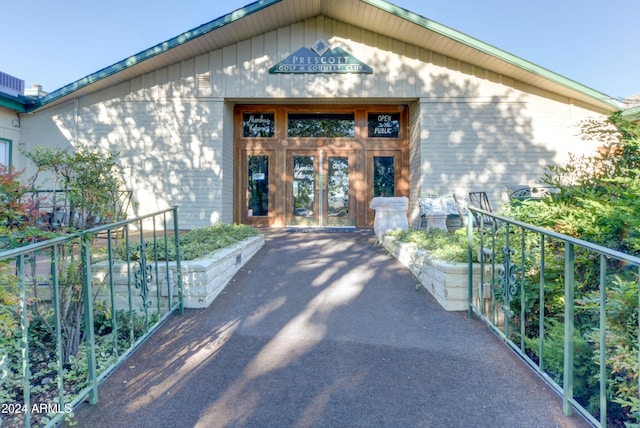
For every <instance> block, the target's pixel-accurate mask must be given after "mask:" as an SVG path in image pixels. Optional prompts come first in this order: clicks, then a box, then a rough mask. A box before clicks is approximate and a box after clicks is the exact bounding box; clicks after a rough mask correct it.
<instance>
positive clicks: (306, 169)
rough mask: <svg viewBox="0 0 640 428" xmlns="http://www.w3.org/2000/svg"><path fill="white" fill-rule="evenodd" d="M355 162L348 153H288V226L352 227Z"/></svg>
mask: <svg viewBox="0 0 640 428" xmlns="http://www.w3.org/2000/svg"><path fill="white" fill-rule="evenodd" d="M354 159H355V156H354V155H353V154H352V152H348V151H331V150H325V149H318V150H291V151H288V153H287V198H286V204H287V210H286V223H287V226H320V227H322V226H324V227H353V226H355V215H354V214H355V213H354V210H353V205H354V203H353V200H354V191H353V187H354V186H353V184H352V182H353V171H354Z"/></svg>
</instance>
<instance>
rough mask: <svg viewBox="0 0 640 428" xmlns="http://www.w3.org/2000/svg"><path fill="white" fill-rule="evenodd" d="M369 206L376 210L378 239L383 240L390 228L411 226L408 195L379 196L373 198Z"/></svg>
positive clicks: (375, 230)
mask: <svg viewBox="0 0 640 428" xmlns="http://www.w3.org/2000/svg"><path fill="white" fill-rule="evenodd" d="M369 208H371V209H372V210H375V211H376V216H375V220H374V222H373V230H374V232H375V233H376V237H377V238H378V240H381V239H382V236H383V235H384V234H385V233H387V232H388V231H389V230H392V229H402V230H405V229H408V228H409V219H408V218H407V210H408V209H409V198H407V197H406V196H400V197H393V198H390V197H389V198H388V197H382V196H378V197H375V198H373V199H372V200H371V203H370V204H369Z"/></svg>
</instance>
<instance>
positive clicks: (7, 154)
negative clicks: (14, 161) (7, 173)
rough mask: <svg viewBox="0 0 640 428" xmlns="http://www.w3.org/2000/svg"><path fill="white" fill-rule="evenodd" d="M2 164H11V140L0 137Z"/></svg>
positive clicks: (0, 162) (0, 160) (0, 158)
mask: <svg viewBox="0 0 640 428" xmlns="http://www.w3.org/2000/svg"><path fill="white" fill-rule="evenodd" d="M0 164H2V165H5V166H7V167H9V166H11V140H6V139H4V138H0Z"/></svg>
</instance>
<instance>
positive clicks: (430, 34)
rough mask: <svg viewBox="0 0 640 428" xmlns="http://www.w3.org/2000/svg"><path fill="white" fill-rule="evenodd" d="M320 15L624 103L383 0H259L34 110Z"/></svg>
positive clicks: (566, 90) (611, 103)
mask: <svg viewBox="0 0 640 428" xmlns="http://www.w3.org/2000/svg"><path fill="white" fill-rule="evenodd" d="M319 15H322V16H326V17H329V18H332V19H335V20H338V21H341V22H344V23H346V24H350V25H353V26H356V27H360V28H364V29H370V30H371V31H375V32H377V33H379V34H382V35H386V36H388V37H392V38H395V39H397V40H400V41H402V42H405V43H409V44H412V45H415V46H418V47H422V48H425V49H428V50H431V51H433V52H437V53H441V54H443V55H446V56H448V57H452V58H456V59H459V60H462V61H464V62H467V63H469V64H473V65H475V66H478V67H482V68H484V69H487V70H490V71H493V72H496V73H499V74H502V75H505V76H509V77H511V78H513V79H515V80H518V81H521V82H526V83H527V84H529V85H532V86H534V87H538V88H540V89H543V90H546V91H550V92H552V93H556V94H559V95H562V96H565V97H567V98H570V99H573V100H577V101H580V102H583V103H586V104H587V105H591V106H593V107H595V108H598V109H602V110H604V111H609V112H614V111H618V110H621V109H622V108H623V107H622V104H621V103H620V102H618V101H617V100H616V99H614V98H612V97H610V96H608V95H606V94H604V93H602V92H599V91H596V90H594V89H591V88H589V87H587V86H584V85H582V84H580V83H578V82H576V81H573V80H571V79H569V78H567V77H564V76H561V75H559V74H557V73H554V72H552V71H550V70H548V69H546V68H543V67H540V66H538V65H536V64H533V63H531V62H529V61H526V60H524V59H522V58H519V57H517V56H515V55H512V54H510V53H508V52H506V51H503V50H501V49H499V48H497V47H495V46H492V45H489V44H487V43H484V42H482V41H480V40H478V39H475V38H473V37H471V36H468V35H466V34H464V33H461V32H459V31H456V30H454V29H452V28H449V27H447V26H445V25H442V24H439V23H437V22H435V21H432V20H430V19H428V18H425V17H423V16H420V15H418V14H416V13H413V12H411V11H409V10H406V9H404V8H401V7H399V6H396V5H394V4H392V3H389V2H387V1H385V0H309V1H304V2H301V1H299V0H259V1H256V2H254V3H251V4H249V5H247V6H245V7H243V8H240V9H238V10H236V11H234V12H231V13H229V14H227V15H224V16H222V17H219V18H217V19H214V20H213V21H210V22H208V23H206V24H203V25H201V26H199V27H197V28H194V29H192V30H189V31H187V32H185V33H183V34H180V35H178V36H176V37H174V38H172V39H169V40H167V41H165V42H162V43H159V44H157V45H155V46H153V47H151V48H149V49H146V50H144V51H142V52H140V53H138V54H136V55H133V56H131V57H129V58H126V59H124V60H122V61H120V62H117V63H115V64H113V65H111V66H108V67H106V68H103V69H102V70H99V71H97V72H95V73H93V74H90V75H88V76H86V77H83V78H82V79H80V80H77V81H76V82H73V83H71V84H69V85H66V86H64V87H62V88H60V89H57V90H55V91H53V92H51V93H49V94H48V95H46V96H44V97H42V98H41V99H39V101H38V105H37V106H29V109H30V110H34V109H36V108H39V107H43V106H47V105H55V104H58V103H60V102H64V101H66V100H68V99H72V98H76V97H81V96H83V95H86V94H89V93H92V92H95V91H99V90H101V89H104V88H107V87H110V86H113V85H116V84H119V83H121V82H124V81H127V80H130V79H132V78H134V77H137V76H140V75H143V74H146V73H149V72H152V71H154V70H157V69H159V68H162V67H166V66H169V65H171V64H175V63H178V62H181V61H183V60H186V59H190V58H194V57H197V56H199V55H203V54H206V53H208V52H211V51H214V50H217V49H221V48H223V47H225V46H228V45H231V44H235V43H238V42H240V41H243V40H247V39H250V38H252V37H255V36H258V35H261V34H264V33H267V32H270V31H274V30H277V29H278V28H281V27H284V26H287V25H290V24H293V23H296V22H300V21H302V20H305V19H309V18H313V17H315V16H319Z"/></svg>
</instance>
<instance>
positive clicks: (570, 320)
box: [562, 241, 575, 416]
mask: <svg viewBox="0 0 640 428" xmlns="http://www.w3.org/2000/svg"><path fill="white" fill-rule="evenodd" d="M574 251H575V250H574V244H573V243H572V242H568V241H567V242H565V247H564V299H565V310H564V377H563V382H562V392H563V393H562V410H563V412H564V414H565V415H567V416H571V413H572V406H571V400H572V399H573V351H574V343H573V331H574V323H575V317H574V308H573V299H574V272H575V267H574V265H575V253H574Z"/></svg>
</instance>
